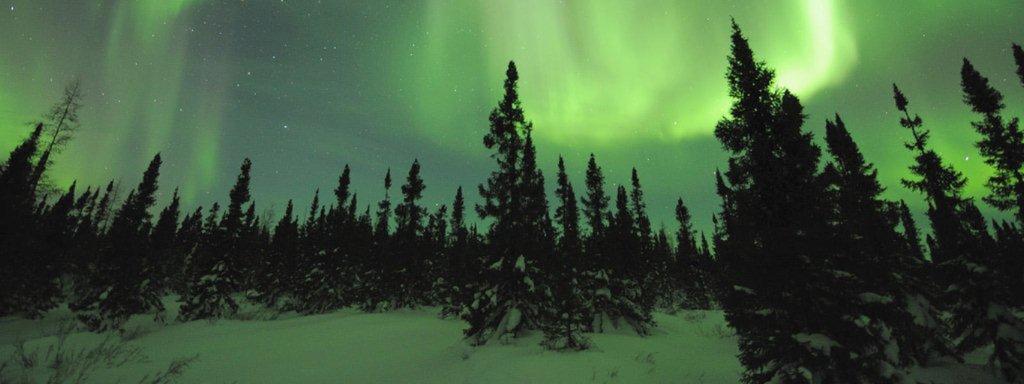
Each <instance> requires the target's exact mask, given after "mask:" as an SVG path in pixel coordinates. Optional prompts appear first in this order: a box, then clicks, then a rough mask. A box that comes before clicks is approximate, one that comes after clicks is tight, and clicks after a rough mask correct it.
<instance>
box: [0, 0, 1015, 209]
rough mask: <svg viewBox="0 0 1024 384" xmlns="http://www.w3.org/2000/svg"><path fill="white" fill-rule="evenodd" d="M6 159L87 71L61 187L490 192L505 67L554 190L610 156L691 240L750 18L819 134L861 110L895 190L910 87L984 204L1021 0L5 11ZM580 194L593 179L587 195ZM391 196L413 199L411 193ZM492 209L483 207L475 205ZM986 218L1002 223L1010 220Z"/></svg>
mask: <svg viewBox="0 0 1024 384" xmlns="http://www.w3.org/2000/svg"><path fill="white" fill-rule="evenodd" d="M0 6H2V8H0V151H2V152H3V153H7V152H9V151H10V149H11V148H12V147H14V146H15V145H16V144H17V143H18V142H19V141H20V140H21V139H22V138H24V137H25V136H26V135H27V133H28V126H27V123H29V122H31V121H34V120H38V119H39V117H40V115H41V114H42V113H44V112H45V111H46V109H47V108H48V106H49V105H50V104H52V103H53V102H54V101H56V100H57V98H58V97H59V95H60V93H61V89H62V88H63V86H64V85H65V84H66V83H68V82H69V81H71V80H72V79H75V78H79V79H81V81H82V85H83V89H84V90H85V93H86V95H85V98H84V100H83V104H84V106H83V109H82V112H81V120H82V128H81V130H80V132H79V134H78V136H77V137H76V139H75V140H74V141H73V142H72V143H71V144H70V146H69V147H68V148H67V149H66V150H65V151H64V152H63V153H62V154H60V155H59V156H58V157H57V159H56V161H57V165H56V167H55V169H54V170H53V174H52V176H53V179H54V180H55V182H56V183H57V184H59V185H68V184H70V183H71V181H72V180H78V181H79V183H84V184H91V185H97V184H101V183H105V181H106V180H109V179H111V178H115V179H120V180H123V181H124V185H125V187H126V188H127V187H129V186H131V185H134V184H135V183H137V180H138V178H139V177H140V176H139V175H141V172H142V170H143V169H144V168H145V165H146V162H147V161H148V160H149V158H151V157H152V155H153V154H154V153H156V152H158V151H159V152H161V153H162V156H163V160H164V168H163V169H162V174H161V186H162V187H163V190H162V192H163V193H164V196H163V199H164V200H166V199H167V195H169V193H170V191H171V190H172V189H173V187H175V186H180V188H181V191H182V194H183V197H184V199H185V201H186V204H188V205H192V206H195V205H204V206H208V205H209V204H210V203H211V202H212V201H215V200H216V201H222V202H223V201H225V200H226V199H227V192H228V189H229V188H230V185H231V184H232V183H233V181H234V176H235V174H236V173H237V170H238V165H239V163H240V162H241V160H242V159H243V158H244V157H250V158H252V160H253V163H254V165H253V193H254V196H255V199H256V201H257V206H258V208H260V210H261V211H264V212H265V213H266V214H269V213H270V212H277V213H278V214H280V212H281V211H283V207H284V203H285V202H286V201H287V199H289V198H294V199H295V201H296V203H297V204H299V205H302V206H305V205H306V204H308V202H309V201H310V199H311V197H312V194H313V191H314V189H315V188H317V187H319V188H321V189H322V190H323V191H324V192H325V194H327V195H329V194H330V191H331V189H333V187H334V185H335V183H336V180H337V177H338V174H339V172H340V170H341V168H342V167H343V166H344V165H345V164H350V165H351V167H352V169H353V183H354V187H355V189H356V191H357V192H358V193H359V198H360V202H361V204H367V203H371V202H376V201H377V200H378V199H380V198H381V197H382V196H383V188H382V184H383V183H382V181H381V180H382V178H383V174H384V172H385V170H386V169H387V168H388V167H392V168H394V172H395V174H396V183H395V184H396V185H400V184H401V182H400V180H401V179H402V178H404V175H405V173H406V171H407V169H408V167H409V165H410V164H411V163H412V161H413V159H414V158H418V159H419V160H420V162H421V163H422V164H423V176H424V178H425V181H426V184H427V190H426V192H425V195H424V202H425V203H426V205H430V206H433V205H435V204H440V203H450V201H451V198H452V196H453V195H454V191H455V188H456V187H457V186H459V185H461V186H463V187H465V188H467V190H468V191H475V189H476V188H475V187H476V185H477V184H479V183H480V182H482V181H483V180H484V179H485V178H486V175H487V174H488V172H490V170H491V169H492V168H493V163H492V162H491V161H490V160H489V159H488V158H487V157H486V156H487V151H486V149H485V148H484V147H483V145H482V144H481V138H482V136H483V134H484V133H485V131H486V129H487V114H488V112H489V110H490V109H491V108H493V106H494V105H495V104H496V103H497V100H498V99H499V97H500V92H501V88H500V87H501V81H502V80H503V77H504V68H505V65H506V63H507V62H508V61H509V60H515V61H516V63H517V65H518V67H519V71H520V76H521V81H520V89H521V95H522V98H523V100H524V108H525V110H526V114H527V118H528V119H530V120H532V121H533V122H534V125H535V139H536V141H537V146H538V150H539V152H540V160H541V162H542V168H544V169H545V171H546V174H547V176H548V187H549V189H553V185H552V184H553V183H552V181H553V180H554V169H555V164H556V161H557V157H558V156H559V155H560V154H561V155H563V156H565V158H566V162H567V165H568V167H569V170H570V171H571V172H572V178H573V180H574V181H575V182H577V183H580V182H582V177H583V170H584V167H585V161H586V157H587V156H588V155H589V154H590V153H591V152H593V153H595V154H596V155H597V157H598V161H599V163H600V164H601V165H602V166H603V167H604V168H605V171H606V179H607V180H608V181H609V183H611V184H612V185H609V186H608V190H609V191H613V188H614V184H616V183H625V182H628V177H629V170H630V168H631V167H634V166H635V167H636V168H637V169H638V171H639V173H640V176H641V180H642V182H643V184H644V186H645V189H646V193H647V198H648V205H649V209H650V213H651V215H652V217H653V220H654V222H655V223H656V224H657V223H664V224H665V225H666V226H667V227H669V228H670V229H672V228H673V227H674V226H675V225H674V222H673V221H674V220H673V219H672V206H673V205H674V201H675V198H676V197H678V196H682V197H683V198H684V199H685V200H686V201H687V203H688V205H690V206H691V210H692V211H693V213H694V216H695V221H696V226H697V227H698V229H709V227H710V217H711V215H712V214H713V213H714V212H717V210H718V198H717V196H716V195H715V193H714V183H713V173H714V170H715V169H716V168H724V167H725V159H726V154H725V153H724V152H723V151H722V150H721V147H720V146H719V144H718V143H717V142H716V141H715V139H714V137H713V136H712V132H713V128H714V124H715V122H716V121H717V120H718V119H719V118H721V116H723V115H724V114H725V112H726V111H727V108H728V105H729V99H728V97H727V93H726V85H725V79H724V72H725V66H726V55H727V54H728V44H729V39H728V37H729V33H730V30H729V18H730V17H735V18H736V20H737V21H738V22H739V23H740V24H741V26H742V27H743V29H744V31H745V33H746V34H747V36H748V37H749V38H750V40H751V45H752V47H753V48H754V50H755V52H756V53H757V55H758V56H759V57H760V58H761V59H763V60H766V61H767V62H768V63H769V64H770V65H771V66H772V67H774V68H776V69H777V74H778V82H779V84H780V85H782V86H785V87H788V88H789V89H791V90H792V91H793V92H794V93H795V94H797V95H798V96H799V97H801V99H802V100H803V102H804V104H805V105H806V107H807V112H808V114H809V118H808V120H807V124H808V125H807V127H808V128H809V129H811V130H813V131H814V132H816V133H817V134H818V136H819V139H820V137H821V135H823V131H824V128H823V127H824V120H825V119H826V118H828V117H830V116H831V115H832V114H833V113H836V112H838V113H840V114H842V116H843V118H844V120H845V121H846V124H847V127H848V128H849V129H850V130H851V132H852V134H853V136H854V138H855V139H856V140H857V141H858V143H859V144H860V146H861V148H862V150H863V152H864V153H865V155H866V157H867V158H868V160H869V161H872V162H874V163H876V165H877V166H878V168H879V177H880V179H881V180H882V182H883V184H885V185H886V186H888V187H889V190H888V191H887V197H890V198H894V199H897V198H903V199H908V203H909V204H910V205H911V207H912V208H914V209H916V210H918V211H920V210H921V209H922V207H923V202H922V200H921V198H920V197H918V196H917V195H915V194H914V193H911V192H908V191H907V190H905V189H904V188H903V187H901V186H900V185H899V182H898V181H899V179H900V178H901V177H906V176H907V166H908V165H909V164H910V162H911V161H912V158H911V154H910V153H909V152H907V151H906V150H905V149H904V148H903V146H902V144H901V143H902V142H903V141H904V140H906V139H907V137H908V133H907V132H905V131H904V130H902V129H901V128H900V127H899V125H898V117H897V115H896V114H895V108H894V107H893V104H892V98H891V95H890V92H891V83H892V82H897V83H899V85H900V87H901V88H902V89H903V90H904V92H906V94H907V95H908V97H909V98H910V100H911V108H912V109H913V110H914V111H916V112H917V113H919V114H920V115H921V116H922V118H923V119H924V122H925V125H926V126H927V127H928V128H931V129H932V130H933V140H932V144H933V145H934V146H935V148H936V149H937V150H938V151H939V153H940V154H942V155H943V156H945V158H946V159H947V160H948V161H949V162H951V163H952V164H954V165H955V166H956V167H957V168H958V169H959V170H961V171H962V172H964V173H965V175H967V176H968V178H969V179H970V184H969V186H968V190H967V192H968V194H969V195H971V196H975V197H980V196H982V194H983V193H984V189H983V184H984V180H985V179H986V178H987V177H988V175H989V174H990V171H989V170H988V168H986V166H985V165H984V164H983V163H982V161H981V159H980V158H978V154H977V151H976V149H975V148H974V147H973V143H974V142H975V141H976V139H977V136H976V134H975V133H974V132H973V130H972V128H971V127H970V124H969V122H970V121H971V119H972V118H973V116H972V115H971V113H970V111H969V109H968V108H967V107H966V106H964V105H963V104H962V102H961V95H960V88H959V68H960V63H961V60H962V58H963V57H968V58H970V59H971V60H972V61H973V62H974V63H975V65H976V66H977V67H978V68H979V70H980V71H982V73H983V74H984V75H986V76H988V77H989V78H990V79H991V81H992V82H993V85H994V86H995V87H997V88H998V89H999V90H1001V91H1002V92H1003V93H1004V94H1005V95H1006V102H1007V104H1008V110H1009V112H1010V113H1011V114H1014V115H1021V114H1022V113H1024V88H1022V87H1021V86H1020V83H1019V81H1018V80H1017V77H1016V76H1015V75H1014V73H1013V63H1012V57H1011V54H1010V44H1011V42H1018V43H1024V30H1022V29H1021V28H1020V27H1021V20H1024V5H1022V4H1021V3H1020V2H1019V1H986V2H964V1H956V0H954V1H941V0H904V1H900V2H891V1H873V0H872V1H869V0H864V1H847V2H840V1H835V0H793V1H771V2H760V1H757V2H755V1H728V0H719V1H714V2H710V1H709V2H696V1H657V0H644V1H621V2H620V1H541V0H526V1H514V2H513V1H497V0H495V1H449V0H433V1H432V0H424V1H389V0H372V1H314V0H305V1H299V0H283V1H279V0H263V1H256V0H248V1H244V0H243V1H239V0H232V1H226V0H121V1H115V0H106V1H86V0H83V1H63V0H13V1H12V0H0ZM577 190H578V191H579V190H582V186H579V185H578V186H577ZM392 193H393V195H394V194H395V193H397V192H396V191H394V190H393V191H392ZM469 197H470V200H474V198H475V197H476V196H475V193H470V194H469ZM982 208H983V211H984V212H985V213H986V214H988V215H990V216H993V217H1001V216H999V215H997V214H996V213H995V212H994V211H993V210H992V209H991V208H990V207H987V206H983V207H982Z"/></svg>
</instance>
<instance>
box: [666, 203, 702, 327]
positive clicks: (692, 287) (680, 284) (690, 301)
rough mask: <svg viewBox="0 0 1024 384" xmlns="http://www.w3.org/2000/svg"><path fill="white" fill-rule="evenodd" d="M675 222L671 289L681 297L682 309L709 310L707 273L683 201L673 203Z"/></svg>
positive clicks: (688, 210) (688, 213)
mask: <svg viewBox="0 0 1024 384" xmlns="http://www.w3.org/2000/svg"><path fill="white" fill-rule="evenodd" d="M675 214H676V221H677V222H679V230H678V231H677V232H676V254H675V265H674V266H673V272H674V273H673V275H674V277H675V278H674V280H675V281H674V282H673V283H674V284H672V288H673V289H675V290H678V291H679V292H680V293H682V305H683V307H684V308H690V309H710V307H711V292H710V286H709V283H710V281H709V279H710V276H709V275H710V273H709V271H707V270H706V268H707V263H706V262H705V260H704V256H705V255H704V254H703V253H702V252H701V249H700V248H698V245H697V239H696V238H695V237H694V231H693V224H692V219H691V217H690V209H689V208H687V207H686V204H685V203H683V199H682V198H679V199H678V200H676V210H675Z"/></svg>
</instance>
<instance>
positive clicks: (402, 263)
mask: <svg viewBox="0 0 1024 384" xmlns="http://www.w3.org/2000/svg"><path fill="white" fill-rule="evenodd" d="M424 189H426V187H425V186H424V185H423V179H421V178H420V163H419V160H414V161H413V163H412V166H411V167H409V174H408V176H406V179H405V184H404V185H402V202H401V203H399V204H398V206H396V207H395V224H396V226H395V237H394V244H395V248H394V252H393V253H392V254H391V256H392V257H393V260H392V263H393V266H394V268H395V269H393V270H391V274H392V276H391V278H392V279H393V282H394V285H393V286H392V287H391V288H390V289H391V292H388V294H389V295H390V296H391V298H392V299H391V300H390V301H391V307H392V308H409V307H416V306H417V305H419V304H420V303H421V302H422V301H423V298H422V297H419V295H421V294H422V293H424V292H427V291H429V289H430V287H429V284H428V281H426V279H425V275H426V273H425V272H426V265H425V258H426V256H427V255H426V254H425V253H424V252H422V251H423V246H424V245H425V244H424V243H423V242H422V241H421V240H422V238H423V229H424V228H423V219H424V217H425V216H426V215H425V214H424V209H423V207H421V206H420V205H419V200H420V199H421V198H422V197H423V190H424Z"/></svg>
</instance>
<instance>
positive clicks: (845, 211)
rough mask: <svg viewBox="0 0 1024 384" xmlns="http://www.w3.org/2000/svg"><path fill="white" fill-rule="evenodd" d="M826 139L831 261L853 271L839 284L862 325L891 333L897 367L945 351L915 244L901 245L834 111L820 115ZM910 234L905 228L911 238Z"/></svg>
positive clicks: (894, 219) (873, 175)
mask: <svg viewBox="0 0 1024 384" xmlns="http://www.w3.org/2000/svg"><path fill="white" fill-rule="evenodd" d="M825 141H826V143H827V144H828V150H829V153H830V154H831V155H832V158H833V160H834V162H832V163H829V164H828V165H826V167H825V169H826V170H825V174H826V177H827V178H828V180H829V182H830V184H831V191H830V192H831V193H832V196H833V198H834V200H835V205H836V212H835V217H836V226H837V228H836V229H837V230H838V231H837V234H838V237H837V238H836V240H835V244H834V246H836V247H838V248H839V249H841V250H842V252H840V253H838V257H837V258H836V259H835V263H836V264H838V265H839V266H840V268H841V269H842V270H844V271H848V272H850V273H851V274H853V277H854V278H853V279H849V280H840V281H839V282H841V283H845V284H847V287H846V289H848V290H851V291H854V292H857V293H858V298H859V300H858V301H857V302H854V303H852V305H855V306H858V310H859V311H861V312H862V313H865V314H867V315H868V318H869V319H871V320H869V324H867V325H868V326H873V327H875V328H876V329H877V330H878V331H880V332H884V331H885V330H891V332H888V333H891V334H892V336H891V337H892V338H893V339H894V340H895V341H896V342H897V343H898V346H899V352H900V354H901V356H900V358H901V362H902V363H901V364H904V365H909V364H921V365H924V364H927V363H928V362H929V361H930V360H931V359H932V358H934V357H938V356H950V355H952V353H951V350H950V348H949V346H948V343H947V341H946V340H945V329H944V328H943V327H942V326H941V321H939V320H938V318H939V317H938V310H937V309H936V308H935V307H934V306H932V305H931V304H930V303H931V301H932V300H933V299H934V298H933V297H932V296H931V292H932V290H931V289H929V288H930V287H928V285H927V278H928V277H927V276H926V275H924V274H923V273H922V271H923V269H924V265H923V264H922V263H923V260H922V259H921V258H920V256H919V255H918V253H917V252H919V250H920V249H919V248H918V249H917V250H916V251H915V249H914V248H915V247H908V240H906V239H904V238H903V237H902V236H900V234H899V232H897V230H896V227H897V226H898V225H899V224H900V223H901V221H902V219H901V216H902V215H903V214H904V213H903V212H900V211H896V210H894V209H893V205H892V204H891V203H889V202H886V201H884V200H883V199H882V197H881V195H882V192H883V191H884V188H883V187H882V186H881V184H880V183H879V182H878V179H877V174H878V171H877V170H876V169H875V167H874V165H873V164H871V163H868V162H867V161H866V160H865V159H864V156H863V155H862V154H861V153H860V149H859V148H858V147H857V144H856V143H855V142H854V141H853V138H852V137H851V136H850V133H849V131H848V130H847V129H846V124H845V123H844V122H843V120H842V119H841V118H840V117H839V115H836V116H835V120H834V121H832V120H826V122H825ZM907 215H909V213H907ZM914 231H916V229H913V230H912V231H911V232H910V233H911V236H912V237H915V238H916V236H917V235H916V232H914ZM911 241H917V240H911ZM878 337H885V338H888V337H890V336H887V335H882V334H880V335H878Z"/></svg>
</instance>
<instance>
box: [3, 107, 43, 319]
mask: <svg viewBox="0 0 1024 384" xmlns="http://www.w3.org/2000/svg"><path fill="white" fill-rule="evenodd" d="M42 130H43V125H42V124H37V125H36V126H35V128H34V129H33V130H32V133H31V134H30V135H29V137H28V138H26V139H25V140H24V141H23V142H22V143H21V144H20V145H18V146H17V147H15V148H14V149H13V150H12V151H11V154H10V156H8V158H7V161H6V162H4V163H3V164H2V165H0V212H4V214H3V215H2V216H3V217H2V218H0V266H2V268H0V315H8V314H11V313H14V312H19V311H27V312H28V314H29V316H37V315H38V312H39V310H37V309H34V308H32V302H33V299H32V297H31V292H30V291H29V289H28V288H29V287H31V286H32V283H33V282H32V281H31V277H32V273H31V268H30V266H31V265H33V264H32V263H33V260H32V257H31V249H30V248H28V247H29V246H30V244H31V237H32V229H33V228H34V225H33V224H34V222H35V216H34V214H33V209H34V206H35V203H36V197H35V193H34V192H33V188H32V184H31V178H32V172H33V168H34V167H33V165H32V159H33V157H34V156H35V154H36V152H37V151H38V147H39V136H40V134H41V133H42Z"/></svg>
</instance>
